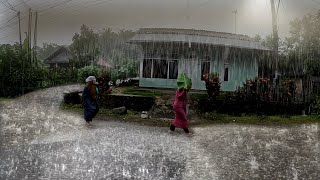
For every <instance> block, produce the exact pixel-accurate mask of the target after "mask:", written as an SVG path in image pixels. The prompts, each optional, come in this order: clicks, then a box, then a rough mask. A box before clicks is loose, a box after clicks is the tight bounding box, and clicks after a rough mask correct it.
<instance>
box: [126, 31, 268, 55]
mask: <svg viewBox="0 0 320 180" xmlns="http://www.w3.org/2000/svg"><path fill="white" fill-rule="evenodd" d="M129 42H131V43H143V42H186V43H196V44H211V45H218V46H229V47H238V48H246V49H259V50H269V49H267V48H265V47H264V46H262V45H261V44H260V43H259V42H256V41H254V39H253V38H250V37H249V36H246V35H239V34H231V33H223V32H215V31H206V30H195V29H174V28H142V29H140V30H139V31H138V32H137V34H136V35H135V36H134V37H133V38H132V39H131V40H130V41H129Z"/></svg>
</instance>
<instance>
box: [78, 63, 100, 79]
mask: <svg viewBox="0 0 320 180" xmlns="http://www.w3.org/2000/svg"><path fill="white" fill-rule="evenodd" d="M88 76H95V77H98V76H99V68H98V67H95V66H92V65H91V66H86V67H84V68H81V69H79V71H78V81H79V82H81V83H83V82H84V81H85V79H86V78H87V77H88Z"/></svg>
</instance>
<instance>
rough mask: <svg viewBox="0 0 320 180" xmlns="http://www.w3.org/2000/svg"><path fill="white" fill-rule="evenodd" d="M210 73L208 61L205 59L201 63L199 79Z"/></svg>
mask: <svg viewBox="0 0 320 180" xmlns="http://www.w3.org/2000/svg"><path fill="white" fill-rule="evenodd" d="M209 73H210V62H209V61H205V62H202V63H201V80H204V78H203V76H204V75H207V74H209Z"/></svg>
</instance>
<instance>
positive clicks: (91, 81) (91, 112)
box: [82, 76, 99, 127]
mask: <svg viewBox="0 0 320 180" xmlns="http://www.w3.org/2000/svg"><path fill="white" fill-rule="evenodd" d="M86 83H87V85H86V87H85V88H84V90H83V93H82V98H83V107H84V119H85V120H86V122H87V126H88V127H92V125H91V122H92V119H93V118H94V117H95V116H96V115H97V113H98V112H99V105H98V101H97V99H98V92H97V86H96V84H97V83H96V78H95V77H94V76H89V77H88V78H87V79H86Z"/></svg>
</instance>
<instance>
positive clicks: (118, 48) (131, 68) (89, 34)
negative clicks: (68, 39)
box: [70, 25, 142, 81]
mask: <svg viewBox="0 0 320 180" xmlns="http://www.w3.org/2000/svg"><path fill="white" fill-rule="evenodd" d="M134 35H135V33H134V32H132V31H125V30H121V31H120V32H113V31H112V29H110V28H107V29H105V30H104V31H103V32H101V33H96V32H94V31H93V30H92V29H90V28H89V27H88V26H86V25H82V26H81V29H80V34H78V33H76V34H75V35H74V36H73V39H72V40H73V43H72V45H71V46H70V49H71V52H72V53H73V54H74V56H75V60H76V61H77V62H79V63H78V64H80V67H84V66H88V65H90V64H94V63H95V62H97V61H98V59H99V58H102V59H104V60H106V61H107V62H108V63H109V64H111V65H113V66H114V67H115V68H114V70H113V72H112V77H113V80H114V81H115V80H117V79H120V80H122V79H126V78H128V77H136V76H137V73H138V69H139V68H138V64H137V63H138V59H139V58H140V57H141V56H142V51H141V49H140V48H139V46H137V45H133V44H129V43H127V42H128V40H129V39H130V38H132V37H133V36H134ZM76 67H79V66H76Z"/></svg>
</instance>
